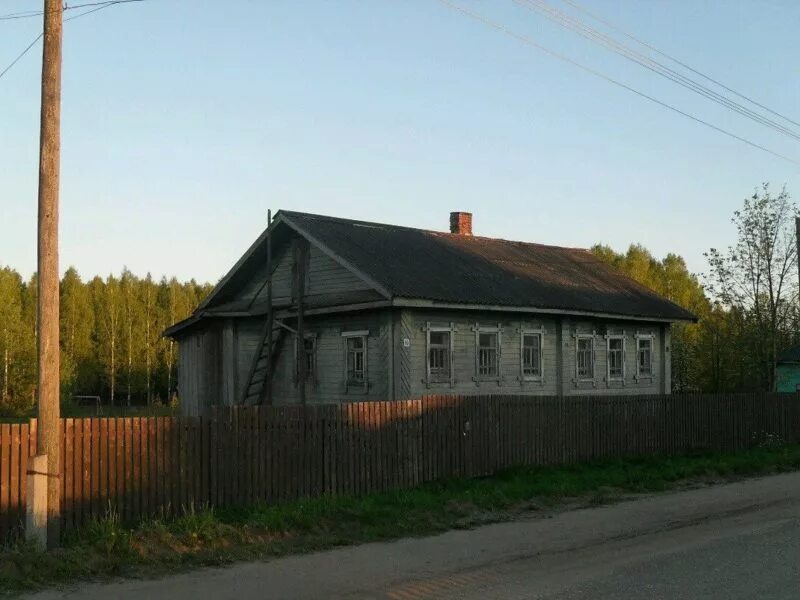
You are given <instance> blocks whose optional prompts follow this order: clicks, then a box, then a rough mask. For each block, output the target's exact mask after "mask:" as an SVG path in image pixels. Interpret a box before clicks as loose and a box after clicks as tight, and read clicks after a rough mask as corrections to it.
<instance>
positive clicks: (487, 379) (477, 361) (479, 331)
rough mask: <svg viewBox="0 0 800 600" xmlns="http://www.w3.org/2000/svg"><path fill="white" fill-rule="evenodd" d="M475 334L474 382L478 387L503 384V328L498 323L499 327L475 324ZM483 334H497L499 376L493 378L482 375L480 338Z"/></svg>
mask: <svg viewBox="0 0 800 600" xmlns="http://www.w3.org/2000/svg"><path fill="white" fill-rule="evenodd" d="M472 331H474V332H475V376H474V377H473V378H472V381H474V382H475V385H476V386H479V387H480V385H481V383H484V382H497V385H502V384H503V326H502V325H501V324H500V323H498V324H497V325H494V326H491V327H486V326H485V325H481V324H480V323H475V325H473V327H472ZM482 333H496V334H497V375H494V376H491V377H485V376H484V377H482V376H481V375H480V339H481V338H480V336H481V334H482Z"/></svg>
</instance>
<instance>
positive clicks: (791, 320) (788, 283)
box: [706, 183, 800, 390]
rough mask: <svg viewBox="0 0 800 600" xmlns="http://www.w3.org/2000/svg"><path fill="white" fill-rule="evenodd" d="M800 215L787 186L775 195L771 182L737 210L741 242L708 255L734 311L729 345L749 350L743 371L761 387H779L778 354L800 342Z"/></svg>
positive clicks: (717, 288)
mask: <svg viewBox="0 0 800 600" xmlns="http://www.w3.org/2000/svg"><path fill="white" fill-rule="evenodd" d="M798 216H800V212H798V208H797V206H796V205H795V204H794V203H793V202H792V200H791V197H790V196H789V193H788V192H787V191H786V188H783V189H782V190H781V191H780V192H779V193H777V194H773V193H772V192H771V190H770V189H769V185H768V184H766V183H765V184H763V185H762V186H761V188H760V189H756V190H755V192H754V193H753V195H752V196H751V197H750V198H746V199H745V201H744V204H743V206H742V208H741V209H740V210H737V211H736V212H734V215H733V218H732V219H731V223H733V225H734V226H735V228H736V233H737V239H736V243H735V244H734V245H733V246H730V247H729V248H728V249H727V250H726V251H720V250H717V249H715V248H711V249H710V250H709V251H708V253H707V254H706V256H707V258H708V262H709V266H710V273H709V276H708V285H709V289H710V291H711V292H712V293H713V294H714V296H715V297H716V298H717V299H718V300H719V302H720V303H721V304H722V305H723V306H724V307H725V308H726V309H727V310H728V312H729V316H730V319H729V323H727V324H726V327H725V329H724V331H725V333H727V335H728V338H729V339H728V340H727V344H728V345H729V346H732V347H734V348H737V349H740V350H744V349H746V355H745V356H743V357H739V358H740V360H738V361H737V362H738V365H737V366H738V368H739V371H740V373H739V374H740V377H741V375H744V376H746V377H748V378H749V379H750V380H751V381H754V382H755V383H756V386H757V387H758V388H759V389H767V390H774V389H775V367H776V362H777V356H778V354H779V353H780V351H781V350H783V349H784V348H785V347H787V346H789V345H792V344H796V343H797V341H798V340H797V331H798V306H797V300H798V294H797V292H798V287H797V240H796V234H795V218H796V217H798Z"/></svg>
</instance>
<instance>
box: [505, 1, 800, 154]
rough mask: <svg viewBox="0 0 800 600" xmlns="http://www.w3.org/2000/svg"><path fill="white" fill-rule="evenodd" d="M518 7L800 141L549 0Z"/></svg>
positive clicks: (799, 137) (783, 128)
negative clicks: (575, 17)
mask: <svg viewBox="0 0 800 600" xmlns="http://www.w3.org/2000/svg"><path fill="white" fill-rule="evenodd" d="M514 2H516V3H517V4H519V5H521V6H524V7H525V8H527V9H529V10H532V11H535V12H536V13H538V14H540V15H542V16H544V17H545V18H546V19H549V20H550V21H552V22H554V23H556V24H558V25H560V26H562V27H564V28H566V29H570V30H572V31H574V32H576V33H577V34H578V35H581V36H582V37H584V38H586V39H588V40H590V41H592V42H595V43H597V44H599V45H601V46H603V47H605V48H607V49H608V50H610V51H611V52H614V53H615V54H618V55H620V56H622V57H624V58H627V59H628V60H630V61H633V62H635V63H637V64H639V65H641V66H643V67H644V68H646V69H648V70H649V71H652V72H654V73H656V74H658V75H661V76H662V77H664V78H666V79H669V80H670V81H672V82H674V83H677V84H678V85H680V86H682V87H684V88H686V89H688V90H691V91H693V92H695V93H697V94H699V95H701V96H703V97H705V98H707V99H708V100H711V101H712V102H716V103H717V104H720V105H722V106H724V107H725V108H728V109H730V110H732V111H734V112H736V113H738V114H740V115H742V116H744V117H746V118H748V119H751V120H753V121H755V122H756V123H758V124H760V125H764V126H766V127H769V128H770V129H773V130H775V131H777V132H778V133H782V134H784V135H787V136H789V137H791V138H793V139H794V140H796V141H800V133H798V132H796V131H794V130H792V129H790V128H788V127H786V126H785V125H783V124H782V123H778V122H776V121H773V120H772V119H770V118H769V117H766V116H764V115H761V114H760V113H758V112H755V111H753V110H751V109H750V108H748V107H747V106H744V105H742V104H740V103H738V102H736V101H735V100H731V99H730V98H728V97H726V96H724V95H722V94H719V93H718V92H716V91H714V90H712V89H710V88H708V87H706V86H704V85H703V84H701V83H698V82H697V81H695V80H693V79H690V78H689V77H686V76H685V75H683V74H682V73H680V72H678V71H676V70H674V69H672V68H670V67H668V66H666V65H664V64H662V63H659V62H658V61H656V60H653V59H652V58H650V57H649V56H647V55H645V54H642V53H640V52H638V51H636V50H634V49H632V48H630V47H628V46H625V45H624V44H622V43H620V42H619V41H617V40H616V39H614V38H613V37H611V36H608V35H606V34H604V33H602V32H600V31H598V30H596V29H593V28H592V27H590V26H589V25H587V24H585V23H583V22H581V21H580V20H577V19H574V18H572V17H571V16H569V15H568V14H566V13H564V12H563V11H560V10H559V9H557V8H555V7H553V6H550V5H549V4H548V3H547V2H546V1H545V0H514Z"/></svg>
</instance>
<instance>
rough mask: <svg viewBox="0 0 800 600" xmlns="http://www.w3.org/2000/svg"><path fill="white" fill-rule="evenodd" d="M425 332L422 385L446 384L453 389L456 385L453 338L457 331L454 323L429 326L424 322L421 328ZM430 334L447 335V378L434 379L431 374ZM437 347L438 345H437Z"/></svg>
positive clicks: (428, 322) (427, 322) (428, 323)
mask: <svg viewBox="0 0 800 600" xmlns="http://www.w3.org/2000/svg"><path fill="white" fill-rule="evenodd" d="M422 329H423V331H424V332H425V379H424V380H423V383H424V384H425V386H426V387H430V386H431V385H442V384H447V385H449V386H450V387H453V386H454V385H455V383H456V380H455V369H454V366H455V361H454V358H453V350H454V337H455V332H456V331H457V329H456V326H455V324H454V323H450V324H449V325H431V323H430V321H426V323H425V326H424V327H423V328H422ZM431 333H446V334H447V335H448V343H447V362H448V365H447V367H448V374H447V377H434V376H433V375H432V373H431V349H432V344H431ZM437 346H438V344H437Z"/></svg>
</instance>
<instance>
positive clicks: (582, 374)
mask: <svg viewBox="0 0 800 600" xmlns="http://www.w3.org/2000/svg"><path fill="white" fill-rule="evenodd" d="M593 354H594V353H593V352H592V339H591V338H578V351H577V357H576V358H577V363H578V378H580V379H593V378H594V356H593Z"/></svg>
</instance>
